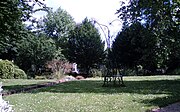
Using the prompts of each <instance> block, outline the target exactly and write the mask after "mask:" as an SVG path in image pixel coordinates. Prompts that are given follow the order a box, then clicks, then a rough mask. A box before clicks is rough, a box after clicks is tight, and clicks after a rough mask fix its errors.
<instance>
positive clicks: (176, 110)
mask: <svg viewBox="0 0 180 112" xmlns="http://www.w3.org/2000/svg"><path fill="white" fill-rule="evenodd" d="M151 112H180V102H177V103H174V104H170V105H168V106H166V107H162V108H160V109H152V111H151Z"/></svg>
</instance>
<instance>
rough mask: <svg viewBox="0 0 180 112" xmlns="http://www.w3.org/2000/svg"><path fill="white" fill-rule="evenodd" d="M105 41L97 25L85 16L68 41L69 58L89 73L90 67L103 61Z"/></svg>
mask: <svg viewBox="0 0 180 112" xmlns="http://www.w3.org/2000/svg"><path fill="white" fill-rule="evenodd" d="M103 55H104V43H103V42H102V41H101V38H100V34H99V32H98V30H97V29H96V28H95V26H94V25H93V24H92V23H91V22H90V21H89V20H88V19H87V18H85V19H84V20H83V22H82V23H81V24H78V25H76V27H75V29H74V30H73V31H71V33H70V36H69V41H68V59H69V60H70V61H71V62H76V63H77V64H79V65H80V67H81V68H82V69H84V70H85V71H86V73H87V74H88V73H89V70H90V68H93V67H95V65H96V66H97V65H98V64H99V63H101V62H102V60H103Z"/></svg>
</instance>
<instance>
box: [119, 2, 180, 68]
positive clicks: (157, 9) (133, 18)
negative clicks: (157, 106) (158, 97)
mask: <svg viewBox="0 0 180 112" xmlns="http://www.w3.org/2000/svg"><path fill="white" fill-rule="evenodd" d="M179 6H180V1H179V0H130V1H129V4H128V5H125V4H124V3H122V6H121V8H120V9H119V10H118V11H117V14H119V18H121V19H122V20H124V21H125V22H126V23H129V24H133V23H136V22H137V21H139V22H143V23H145V24H146V26H147V28H148V29H149V30H150V31H151V32H152V33H153V34H154V36H155V37H156V40H157V41H156V45H155V46H156V49H155V50H156V58H155V60H156V61H157V62H158V64H157V68H169V67H168V66H169V65H168V64H167V63H169V62H172V60H171V59H173V58H174V57H173V56H172V55H176V56H175V57H178V53H174V54H172V52H173V49H174V47H172V45H173V46H174V45H176V49H180V48H179V45H178V44H179V38H178V36H176V35H179V24H180V19H179V15H180V7H179ZM171 31H172V32H173V34H172V33H167V32H171ZM172 40H176V41H172ZM171 56H172V57H171ZM173 60H174V59H173ZM176 61H177V62H179V61H180V59H179V58H176Z"/></svg>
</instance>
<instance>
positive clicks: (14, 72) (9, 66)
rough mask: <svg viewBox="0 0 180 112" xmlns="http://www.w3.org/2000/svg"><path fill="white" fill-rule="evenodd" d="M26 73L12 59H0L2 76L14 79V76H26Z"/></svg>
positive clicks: (0, 75)
mask: <svg viewBox="0 0 180 112" xmlns="http://www.w3.org/2000/svg"><path fill="white" fill-rule="evenodd" d="M26 77H27V75H26V73H25V72H24V71H23V70H21V69H20V68H19V67H18V66H16V65H14V64H13V63H12V62H11V61H8V60H0V78H2V79H12V78H26Z"/></svg>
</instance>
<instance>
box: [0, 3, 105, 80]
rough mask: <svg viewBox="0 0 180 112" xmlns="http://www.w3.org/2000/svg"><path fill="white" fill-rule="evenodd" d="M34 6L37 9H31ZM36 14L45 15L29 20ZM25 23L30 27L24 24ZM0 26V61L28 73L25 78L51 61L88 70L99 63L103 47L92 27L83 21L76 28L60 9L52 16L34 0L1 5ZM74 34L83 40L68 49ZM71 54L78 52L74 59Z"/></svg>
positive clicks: (69, 16)
mask: <svg viewBox="0 0 180 112" xmlns="http://www.w3.org/2000/svg"><path fill="white" fill-rule="evenodd" d="M29 2H31V3H29ZM35 5H38V6H39V8H36V9H35ZM37 11H46V13H47V15H46V16H45V17H43V18H41V19H39V20H38V19H37V18H34V17H33V16H32V15H33V13H35V12H37ZM27 21H28V22H31V24H29V25H27V24H25V23H26V22H27ZM0 26H1V27H0V30H1V32H0V59H4V60H5V59H8V60H10V61H13V62H14V63H15V64H16V65H18V66H19V67H20V68H21V69H23V70H24V71H25V72H26V73H31V74H28V75H29V76H28V77H35V74H36V73H37V71H38V69H39V68H42V67H43V66H44V65H45V63H46V62H47V61H50V60H52V59H58V60H67V59H69V60H70V61H72V62H76V63H77V64H78V65H79V67H82V68H88V69H89V68H90V67H94V65H97V64H99V62H100V60H102V54H103V43H102V42H101V40H100V35H99V33H98V31H97V29H96V28H95V27H94V25H93V24H91V23H90V22H88V21H87V20H86V21H84V22H83V23H82V28H80V27H79V25H76V23H75V22H74V20H73V18H72V17H71V15H70V14H68V12H66V11H65V10H63V9H61V8H58V9H57V10H56V11H54V12H53V11H52V9H50V8H48V7H46V5H45V4H43V3H42V2H40V1H38V0H32V1H26V0H7V1H1V2H0ZM89 28H90V29H91V30H90V29H89ZM81 29H83V30H82V31H81V32H78V30H81ZM74 32H76V33H78V35H81V36H83V38H81V37H80V38H78V37H75V38H78V39H80V40H78V39H77V41H81V40H83V41H82V42H80V43H75V44H72V45H75V46H72V45H71V44H70V43H72V41H71V40H72V38H74V36H78V35H76V34H75V33H74ZM82 43H83V44H82ZM78 44H79V45H78ZM99 45H100V46H99ZM68 46H69V47H68ZM70 46H71V47H70ZM83 46H84V47H83ZM72 48H73V49H72ZM82 49H85V50H82ZM74 50H75V51H78V53H79V54H78V55H77V56H76V55H74V54H71V53H70V51H71V52H73V51H74ZM81 54H85V55H81ZM92 55H93V56H92ZM74 57H76V60H74V59H73V58H74ZM78 57H82V58H78ZM85 60H86V61H85ZM88 60H89V61H88ZM87 61H88V62H87ZM83 62H86V63H83Z"/></svg>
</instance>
